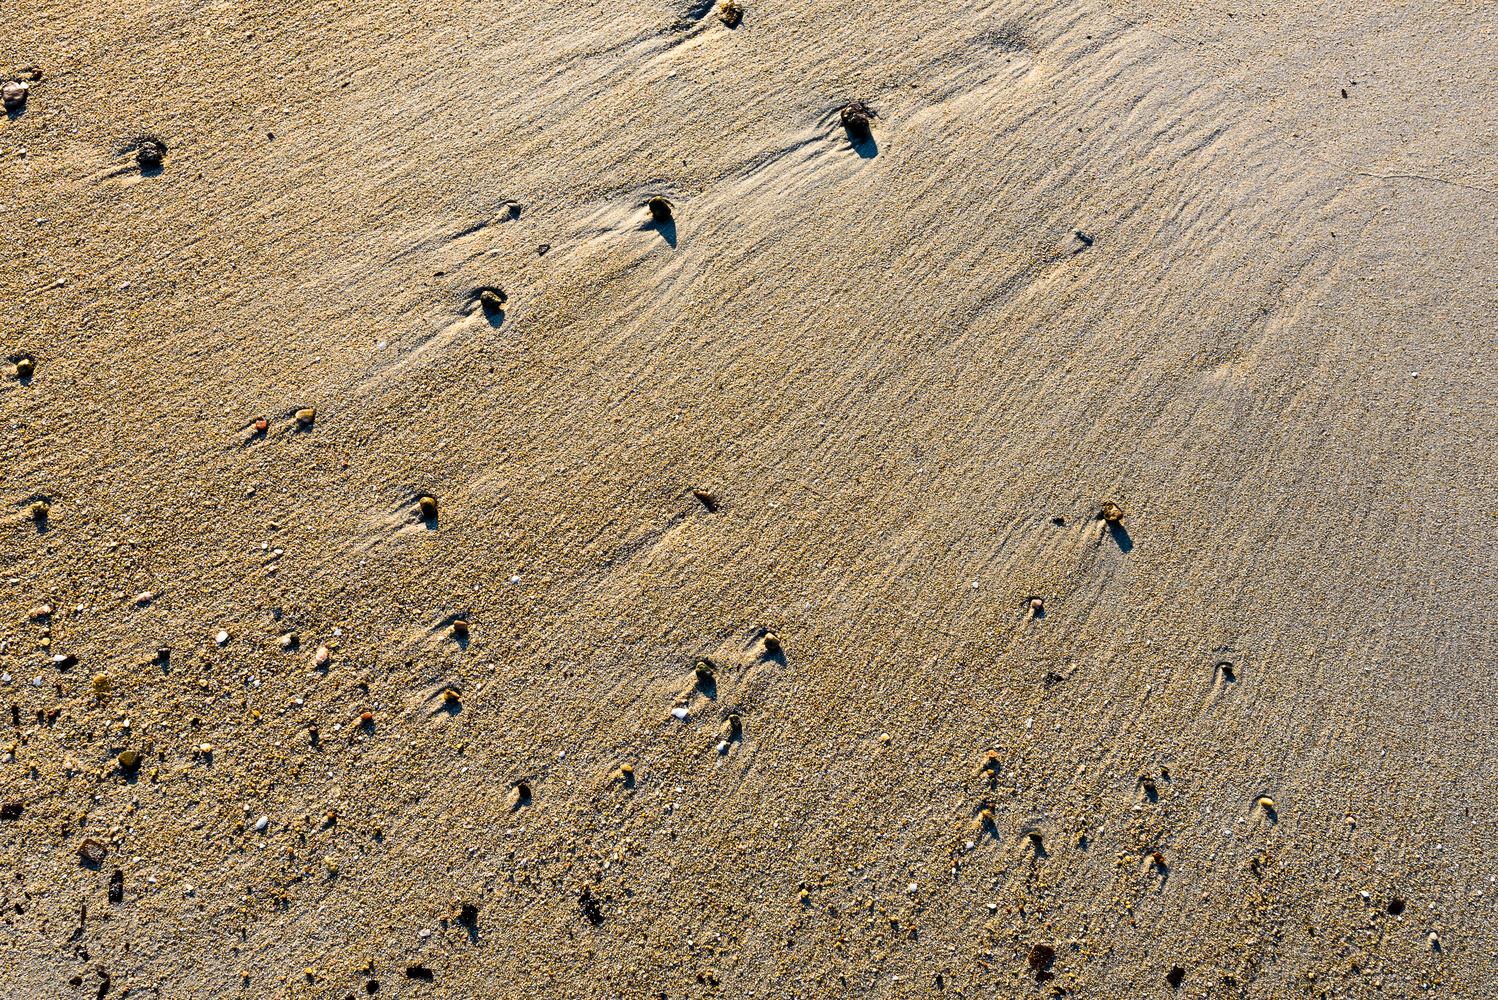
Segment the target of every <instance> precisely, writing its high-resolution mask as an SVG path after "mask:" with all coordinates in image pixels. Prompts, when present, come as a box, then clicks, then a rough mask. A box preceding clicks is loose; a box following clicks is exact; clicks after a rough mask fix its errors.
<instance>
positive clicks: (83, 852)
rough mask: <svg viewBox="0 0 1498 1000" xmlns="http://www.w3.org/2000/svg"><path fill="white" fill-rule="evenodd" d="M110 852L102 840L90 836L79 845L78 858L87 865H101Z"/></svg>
mask: <svg viewBox="0 0 1498 1000" xmlns="http://www.w3.org/2000/svg"><path fill="white" fill-rule="evenodd" d="M107 853H108V851H107V849H106V848H105V847H104V844H103V842H102V841H99V840H95V839H94V838H93V837H89V838H87V839H85V840H84V841H83V843H81V844H79V845H78V860H79V861H81V862H83V863H84V864H86V865H101V864H103V863H104V857H105V855H106V854H107Z"/></svg>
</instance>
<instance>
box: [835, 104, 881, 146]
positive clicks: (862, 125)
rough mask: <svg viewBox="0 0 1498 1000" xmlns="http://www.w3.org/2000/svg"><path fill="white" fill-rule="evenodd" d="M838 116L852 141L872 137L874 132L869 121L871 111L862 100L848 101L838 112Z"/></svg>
mask: <svg viewBox="0 0 1498 1000" xmlns="http://www.w3.org/2000/svg"><path fill="white" fill-rule="evenodd" d="M838 117H839V118H840V119H841V121H842V123H843V128H844V129H845V130H847V133H848V137H849V138H851V139H852V140H853V141H854V142H860V143H861V142H868V141H869V140H870V139H871V138H873V135H874V132H873V127H872V123H871V118H872V117H873V115H872V113H871V112H870V111H869V108H868V105H866V104H864V103H863V102H862V101H850V102H848V103H847V104H845V105H844V106H843V109H842V110H841V111H840V112H838Z"/></svg>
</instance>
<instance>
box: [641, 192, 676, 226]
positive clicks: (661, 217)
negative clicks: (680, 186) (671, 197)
mask: <svg viewBox="0 0 1498 1000" xmlns="http://www.w3.org/2000/svg"><path fill="white" fill-rule="evenodd" d="M645 208H646V210H647V211H649V212H650V219H651V221H652V222H654V223H655V224H656V225H665V224H666V223H668V222H670V221H671V218H672V208H671V203H670V202H669V201H667V200H666V199H665V198H663V197H661V196H660V195H655V196H654V197H652V198H651V199H650V200H649V201H647V202H646V203H645Z"/></svg>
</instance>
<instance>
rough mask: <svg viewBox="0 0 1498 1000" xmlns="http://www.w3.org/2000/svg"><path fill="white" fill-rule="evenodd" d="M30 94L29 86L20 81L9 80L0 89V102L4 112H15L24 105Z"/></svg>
mask: <svg viewBox="0 0 1498 1000" xmlns="http://www.w3.org/2000/svg"><path fill="white" fill-rule="evenodd" d="M30 92H31V84H29V83H24V82H22V81H20V80H11V81H9V82H8V83H6V84H5V86H4V87H0V100H3V101H4V103H5V110H6V111H17V110H19V109H20V108H22V107H24V106H25V105H26V98H27V96H28V95H29V94H30Z"/></svg>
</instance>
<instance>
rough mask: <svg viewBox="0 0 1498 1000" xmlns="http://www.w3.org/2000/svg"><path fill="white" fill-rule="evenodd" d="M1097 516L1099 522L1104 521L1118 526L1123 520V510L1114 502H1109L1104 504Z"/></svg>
mask: <svg viewBox="0 0 1498 1000" xmlns="http://www.w3.org/2000/svg"><path fill="white" fill-rule="evenodd" d="M1097 516H1098V519H1099V520H1101V521H1103V522H1104V523H1106V524H1117V523H1118V522H1119V521H1122V520H1123V516H1124V515H1123V508H1122V507H1120V506H1119V505H1118V504H1116V503H1114V502H1113V501H1112V500H1109V501H1108V502H1107V503H1105V504H1103V507H1102V509H1101V510H1099V511H1098V515H1097Z"/></svg>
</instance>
